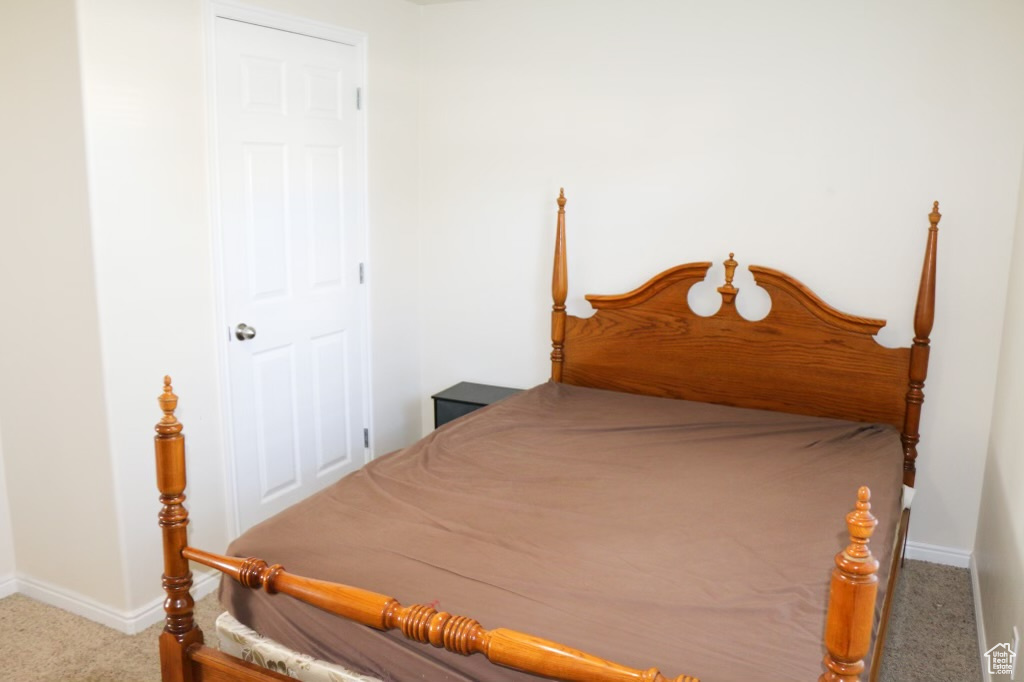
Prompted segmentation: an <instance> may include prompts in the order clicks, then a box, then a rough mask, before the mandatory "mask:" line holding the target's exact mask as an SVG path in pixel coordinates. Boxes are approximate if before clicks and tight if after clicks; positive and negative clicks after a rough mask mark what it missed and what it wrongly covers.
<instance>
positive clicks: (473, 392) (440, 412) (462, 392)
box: [430, 381, 522, 429]
mask: <svg viewBox="0 0 1024 682" xmlns="http://www.w3.org/2000/svg"><path fill="white" fill-rule="evenodd" d="M521 392H522V390H521V389H518V388H506V387H504V386H488V385H487V384H471V383H469V382H468V381H463V382H461V383H458V384H455V385H454V386H452V387H451V388H446V389H445V390H443V391H441V392H440V393H437V394H435V395H432V396H430V397H431V398H433V399H434V428H435V429H436V428H437V427H438V426H441V425H442V424H447V423H448V422H450V421H451V420H453V419H458V418H459V417H461V416H463V415H465V414H469V413H470V412H472V411H473V410H479V409H480V408H481V407H484V406H485V405H490V404H491V403H496V402H498V401H499V400H501V399H502V398H507V397H509V396H510V395H515V394H516V393H521Z"/></svg>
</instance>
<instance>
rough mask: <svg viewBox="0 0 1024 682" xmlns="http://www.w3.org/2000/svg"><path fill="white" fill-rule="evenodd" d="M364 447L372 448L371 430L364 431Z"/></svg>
mask: <svg viewBox="0 0 1024 682" xmlns="http://www.w3.org/2000/svg"><path fill="white" fill-rule="evenodd" d="M363 447H364V448H368V447H370V429H363Z"/></svg>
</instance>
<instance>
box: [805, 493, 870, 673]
mask: <svg viewBox="0 0 1024 682" xmlns="http://www.w3.org/2000/svg"><path fill="white" fill-rule="evenodd" d="M870 500H871V491H870V490H868V488H867V487H864V486H862V487H861V488H860V489H858V490H857V506H856V508H855V509H854V510H853V511H852V512H850V513H849V514H847V515H846V527H847V529H848V530H849V532H850V544H849V545H848V546H847V547H846V549H844V550H843V551H841V552H839V553H838V554H836V567H835V568H833V569H832V582H831V584H830V586H829V591H828V619H827V621H826V622H825V648H826V649H827V651H828V653H826V654H825V661H824V663H825V672H824V673H822V675H821V677H819V678H818V682H859V680H860V674H861V673H862V672H864V657H865V656H866V655H867V653H868V648H869V647H870V645H871V628H872V625H873V624H874V620H875V597H877V595H878V575H877V574H878V560H876V559H875V558H874V557H873V556H871V549H870V548H869V547H868V541H869V540H870V538H871V534H872V533H874V532H875V526H877V525H878V520H877V519H876V518H875V517H874V516H873V515H872V514H871V502H870ZM877 664H878V661H875V665H877Z"/></svg>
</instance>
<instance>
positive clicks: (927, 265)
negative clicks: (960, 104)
mask: <svg viewBox="0 0 1024 682" xmlns="http://www.w3.org/2000/svg"><path fill="white" fill-rule="evenodd" d="M941 218H942V214H941V213H939V202H937V201H936V202H935V203H934V204H933V205H932V212H931V213H930V214H928V221H929V222H930V223H931V226H930V227H929V228H928V246H927V247H926V248H925V252H924V265H923V266H922V268H921V284H920V286H919V287H918V289H917V308H916V310H915V311H914V345H913V346H911V347H910V376H909V386H908V389H907V411H906V415H905V416H904V418H903V433H902V434H901V435H900V440H902V441H903V483H904V484H906V485H909V486H913V485H914V476H915V474H916V473H917V465H916V460H917V443H918V441H920V440H921V434H920V433H919V432H918V428H919V427H920V425H921V405H922V404H923V403H924V380H925V379H926V378H927V376H928V353H929V348H930V347H929V338H928V337H929V335H930V334H931V333H932V323H933V322H934V320H935V260H936V253H937V249H938V239H939V220H940V219H941Z"/></svg>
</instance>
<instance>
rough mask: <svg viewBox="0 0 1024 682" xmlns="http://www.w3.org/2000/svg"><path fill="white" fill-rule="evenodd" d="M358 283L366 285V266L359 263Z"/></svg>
mask: <svg viewBox="0 0 1024 682" xmlns="http://www.w3.org/2000/svg"><path fill="white" fill-rule="evenodd" d="M359 283H360V284H365V283H366V264H365V263H360V264H359Z"/></svg>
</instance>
